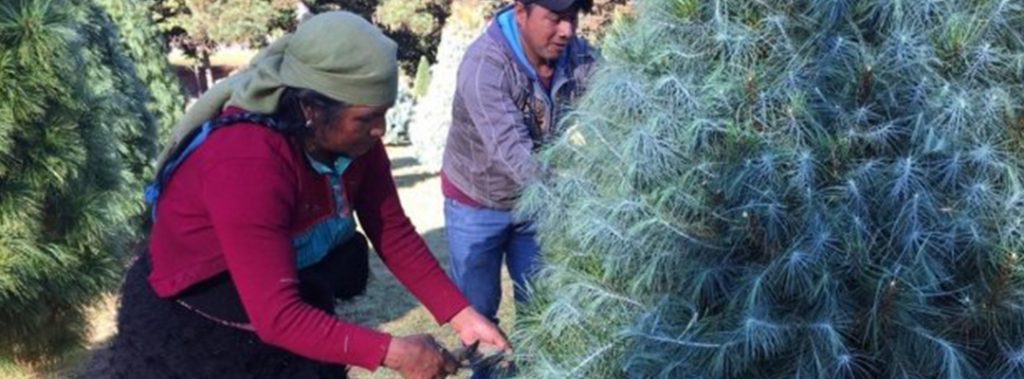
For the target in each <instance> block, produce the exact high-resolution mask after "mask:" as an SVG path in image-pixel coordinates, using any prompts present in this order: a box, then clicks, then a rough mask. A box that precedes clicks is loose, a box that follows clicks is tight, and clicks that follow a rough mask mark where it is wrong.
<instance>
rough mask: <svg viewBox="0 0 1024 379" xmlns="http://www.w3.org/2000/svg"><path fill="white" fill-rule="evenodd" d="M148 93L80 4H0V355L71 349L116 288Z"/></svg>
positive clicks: (18, 0)
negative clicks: (87, 319)
mask: <svg viewBox="0 0 1024 379" xmlns="http://www.w3.org/2000/svg"><path fill="white" fill-rule="evenodd" d="M147 98H149V93H148V89H147V87H146V85H145V84H144V83H143V82H142V81H140V80H139V79H138V77H137V76H136V71H135V68H134V64H133V62H132V61H131V60H130V59H129V57H128V55H127V54H126V53H125V51H124V49H123V48H122V46H121V44H120V42H119V37H118V35H117V33H116V28H115V27H114V26H113V23H112V22H111V20H110V18H109V17H108V16H107V15H106V13H104V12H103V11H102V9H101V8H100V7H98V6H96V5H95V4H93V3H92V2H91V1H86V0H75V1H66V0H11V1H5V2H2V3H0V325H3V326H4V327H3V328H0V357H11V358H14V359H38V358H40V357H45V356H51V355H53V354H57V353H59V352H61V351H62V350H63V349H65V348H67V347H70V346H74V345H76V344H77V343H78V342H79V341H80V338H81V336H82V333H83V331H84V320H83V307H85V306H86V305H89V304H90V303H91V302H93V301H94V300H95V298H96V296H97V294H99V293H100V292H102V291H104V290H108V289H111V288H112V287H113V285H114V284H116V280H117V278H118V277H119V275H120V272H121V269H122V264H123V260H124V258H125V257H126V251H127V250H128V248H129V243H130V242H131V241H132V240H133V239H134V231H135V228H134V225H133V223H132V222H131V221H132V219H133V218H134V217H135V215H138V214H139V213H140V212H141V210H142V207H141V195H140V194H139V193H140V190H139V188H141V178H142V176H143V175H144V172H145V171H146V168H147V167H148V165H149V163H150V161H151V159H152V158H153V156H154V154H155V152H156V138H155V130H156V125H157V124H156V119H155V117H153V115H152V114H150V113H149V112H148V111H147V109H146V104H145V99H147Z"/></svg>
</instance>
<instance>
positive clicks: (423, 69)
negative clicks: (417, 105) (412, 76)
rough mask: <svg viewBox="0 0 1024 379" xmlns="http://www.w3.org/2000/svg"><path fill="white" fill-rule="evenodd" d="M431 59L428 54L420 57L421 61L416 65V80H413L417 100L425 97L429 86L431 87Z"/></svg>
mask: <svg viewBox="0 0 1024 379" xmlns="http://www.w3.org/2000/svg"><path fill="white" fill-rule="evenodd" d="M430 76H431V75H430V61H429V60H427V57H426V56H421V57H420V63H419V64H418V65H416V80H415V81H413V87H412V90H413V94H414V95H415V96H416V100H420V99H423V96H426V95H427V88H429V87H430Z"/></svg>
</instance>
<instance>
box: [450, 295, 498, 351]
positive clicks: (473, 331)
mask: <svg viewBox="0 0 1024 379" xmlns="http://www.w3.org/2000/svg"><path fill="white" fill-rule="evenodd" d="M451 325H452V329H455V333H458V334H459V339H461V340H462V343H463V344H465V345H467V346H468V345H472V344H473V343H474V342H477V341H479V342H480V347H481V348H482V349H481V350H484V351H487V350H491V351H495V350H501V351H504V352H505V354H506V355H509V356H511V354H512V345H511V344H509V343H508V339H507V338H506V337H505V333H502V331H501V329H498V327H497V326H496V325H494V323H492V322H491V320H488V319H487V318H486V317H484V316H483V315H482V314H480V312H477V311H476V310H475V309H473V307H466V308H463V309H462V310H461V311H459V313H457V314H455V317H452V320H451Z"/></svg>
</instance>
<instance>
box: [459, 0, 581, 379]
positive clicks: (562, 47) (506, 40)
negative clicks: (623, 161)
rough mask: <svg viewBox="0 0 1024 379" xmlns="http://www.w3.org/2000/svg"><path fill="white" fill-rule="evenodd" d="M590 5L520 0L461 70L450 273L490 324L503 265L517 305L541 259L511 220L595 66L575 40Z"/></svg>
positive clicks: (527, 231) (531, 234) (574, 0)
mask: <svg viewBox="0 0 1024 379" xmlns="http://www.w3.org/2000/svg"><path fill="white" fill-rule="evenodd" d="M590 7H591V1H589V0H586V1H581V0H547V1H545V0H518V1H516V2H515V4H513V5H512V6H509V7H506V8H504V9H502V10H500V11H498V13H497V15H496V16H495V18H494V21H493V22H492V23H491V25H490V26H489V27H488V28H487V30H486V31H485V32H484V34H483V35H482V36H480V37H479V38H478V39H477V40H476V41H474V42H473V44H472V45H470V47H469V49H468V50H467V52H466V55H465V57H464V58H463V61H462V64H461V65H460V67H459V73H458V81H457V87H456V90H455V98H454V101H453V110H452V125H451V129H450V130H449V134H448V142H447V144H446V147H445V152H444V161H443V165H442V172H441V180H442V186H443V192H444V195H445V226H446V227H447V236H448V243H449V249H450V253H451V276H452V278H453V279H454V281H455V283H456V285H458V286H459V288H460V289H461V290H462V291H463V293H465V294H466V297H467V298H468V299H469V301H470V303H471V304H472V305H473V307H475V308H476V309H477V310H478V311H479V312H480V313H482V314H483V315H484V316H486V317H490V318H491V319H492V320H494V321H497V317H496V316H497V311H498V304H499V302H500V299H501V280H500V278H501V264H502V260H504V261H505V262H506V264H507V265H508V270H509V273H510V275H511V276H512V280H513V281H514V282H515V284H516V288H515V298H516V301H517V303H518V302H523V301H525V300H526V299H525V293H524V291H523V285H524V284H525V283H526V282H527V280H528V278H529V277H530V276H531V274H532V273H534V272H535V271H536V270H537V269H538V266H539V263H540V251H539V246H538V245H537V241H536V238H535V231H534V228H533V226H532V224H531V223H530V222H522V221H520V220H515V219H514V218H513V215H512V208H513V206H514V205H515V202H516V200H517V198H518V196H519V194H520V192H521V191H522V189H523V188H524V187H525V186H526V185H527V184H529V183H530V182H532V181H535V180H537V179H539V178H540V176H541V175H542V172H543V169H542V168H541V166H540V164H539V163H538V162H537V161H536V160H535V159H534V157H533V156H532V153H533V152H534V151H536V150H537V149H538V148H540V147H541V146H543V145H544V143H545V142H547V141H549V140H551V139H552V138H553V137H554V136H555V135H557V132H558V129H557V127H556V126H557V124H558V120H559V118H560V117H561V116H563V115H564V114H565V113H566V110H567V109H566V108H567V106H568V105H569V104H570V103H571V102H572V101H573V99H574V98H575V97H577V96H578V95H579V94H580V93H581V92H582V89H583V85H584V82H585V81H586V80H587V78H588V77H589V74H590V72H591V69H592V67H593V65H594V61H595V59H594V56H593V52H592V50H591V49H590V47H589V46H588V45H587V44H586V42H584V41H583V40H582V39H581V38H578V37H577V36H576V26H577V20H578V15H579V13H580V11H589V10H590ZM489 376H490V373H488V372H483V370H478V371H477V372H475V373H474V376H473V377H474V378H485V377H489Z"/></svg>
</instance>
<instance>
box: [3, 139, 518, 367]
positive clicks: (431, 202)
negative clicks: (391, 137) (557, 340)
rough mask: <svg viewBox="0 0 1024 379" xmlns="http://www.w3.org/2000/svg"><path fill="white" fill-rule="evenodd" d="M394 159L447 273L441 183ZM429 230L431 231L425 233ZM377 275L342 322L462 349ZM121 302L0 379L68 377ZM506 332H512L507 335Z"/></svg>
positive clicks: (509, 314)
mask: <svg viewBox="0 0 1024 379" xmlns="http://www.w3.org/2000/svg"><path fill="white" fill-rule="evenodd" d="M388 151H389V154H391V157H392V165H393V175H394V177H395V181H396V184H397V185H398V186H399V196H401V198H402V204H403V205H404V206H405V210H406V214H407V215H408V216H409V218H410V219H412V222H413V224H414V225H416V228H417V230H420V231H421V235H422V236H423V237H424V239H426V241H427V244H429V245H430V247H431V251H433V252H434V254H435V256H436V257H437V259H438V261H439V262H440V263H441V265H442V266H445V268H446V269H447V266H448V244H447V240H446V238H445V235H444V219H443V206H442V204H443V201H442V199H443V197H442V194H441V184H440V180H439V179H438V177H437V175H436V174H432V173H428V172H427V171H426V170H425V169H424V168H423V167H421V166H419V165H418V164H416V163H415V160H414V159H412V157H411V156H412V149H411V148H410V147H399V148H389V150H388ZM423 231H426V232H423ZM372 256H373V258H372V259H371V261H370V263H371V270H372V275H371V279H370V283H369V286H368V288H367V292H366V295H364V296H361V297H359V298H357V299H354V300H352V301H349V302H345V303H341V304H339V305H338V307H337V309H336V310H337V312H338V314H339V316H340V317H342V318H344V319H346V320H348V321H350V322H355V323H358V324H360V325H364V326H368V327H372V328H375V329H378V330H382V331H385V332H388V333H391V334H393V335H396V336H402V335H409V334H419V333H430V334H432V335H434V336H436V337H437V338H438V340H439V341H441V343H442V344H444V345H445V346H447V347H449V349H454V348H456V347H458V346H459V340H458V337H457V336H456V335H455V333H454V332H453V331H452V330H451V328H449V327H447V326H438V325H437V323H436V322H434V319H433V317H432V316H431V315H430V313H429V312H427V310H426V308H424V307H423V306H422V305H420V304H419V302H418V301H416V299H415V298H413V297H412V295H411V294H409V292H408V291H406V290H405V288H404V287H403V286H402V285H401V284H400V283H399V282H398V280H397V279H395V277H394V276H393V275H391V273H390V272H389V271H388V270H387V268H386V267H385V266H384V264H383V262H381V261H380V259H379V258H377V257H376V255H372ZM502 285H503V297H502V302H501V309H500V311H499V318H500V319H501V320H502V325H504V326H506V328H507V326H509V325H513V323H514V312H513V308H514V306H513V304H512V285H511V280H510V279H509V278H508V274H507V273H504V275H503V278H502ZM116 304H117V298H116V296H114V295H109V296H106V297H104V298H103V299H101V301H99V302H98V303H97V306H96V307H95V308H94V309H93V310H91V312H90V315H91V316H90V319H91V323H92V325H91V326H92V333H91V336H90V338H89V341H88V344H87V345H86V346H84V347H83V348H81V349H78V350H75V351H73V352H70V353H69V354H67V355H66V356H64V357H62V358H61V359H59V360H57V361H56V362H50V363H47V364H38V365H31V366H30V365H26V364H22V363H14V362H8V361H2V360H0V378H4V379H51V378H67V377H69V376H71V374H72V373H73V372H74V370H75V369H76V368H77V367H78V366H79V365H81V364H82V363H84V362H86V361H87V360H88V358H89V356H90V354H91V352H92V351H94V350H96V349H100V348H102V347H103V346H104V344H105V343H106V341H107V340H108V339H109V338H110V337H111V336H112V335H114V333H116V325H115V317H116V313H115V312H116V311H115V310H116ZM506 331H507V330H506ZM350 376H351V377H352V378H357V379H384V378H399V377H400V376H398V375H397V374H396V373H394V372H392V371H390V370H387V369H380V370H377V371H376V372H369V371H366V370H362V369H359V368H353V370H352V372H351V374H350ZM468 377H469V372H460V373H459V375H458V376H456V378H468Z"/></svg>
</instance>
